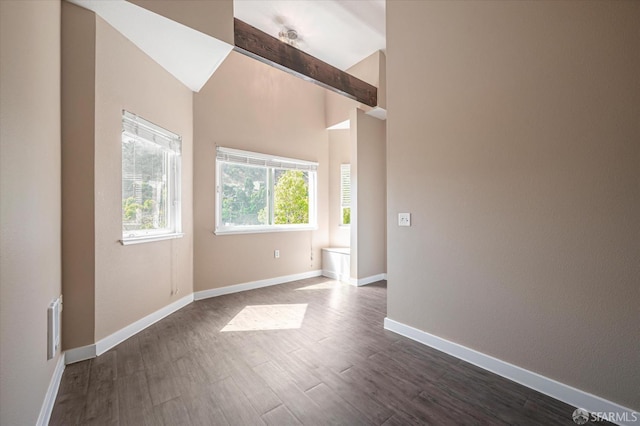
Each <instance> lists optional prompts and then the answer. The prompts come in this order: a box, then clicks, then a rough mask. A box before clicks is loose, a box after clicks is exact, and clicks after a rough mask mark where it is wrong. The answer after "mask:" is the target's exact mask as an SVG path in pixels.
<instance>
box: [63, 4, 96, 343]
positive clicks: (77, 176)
mask: <svg viewBox="0 0 640 426" xmlns="http://www.w3.org/2000/svg"><path fill="white" fill-rule="evenodd" d="M95 40H96V20H95V15H94V14H93V13H92V12H90V11H88V10H86V9H83V8H81V7H78V6H75V5H72V4H70V3H67V2H66V1H63V2H62V52H61V57H62V212H63V214H62V291H63V293H64V296H65V297H64V314H63V315H62V347H63V349H70V348H77V347H80V346H85V345H89V344H91V343H93V342H94V337H95V333H94V331H95V285H94V284H95V283H94V277H95V257H96V256H95V203H94V198H95V178H94V175H95V171H94V165H95V146H94V143H93V140H94V135H95V67H96V60H95V59H96V55H95Z"/></svg>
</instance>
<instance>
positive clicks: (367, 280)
mask: <svg viewBox="0 0 640 426" xmlns="http://www.w3.org/2000/svg"><path fill="white" fill-rule="evenodd" d="M386 279H387V274H384V273H383V274H377V275H372V276H370V277H364V278H351V280H350V281H349V282H350V283H351V284H353V285H355V286H358V287H361V286H363V285H367V284H371V283H377V282H378V281H382V280H386Z"/></svg>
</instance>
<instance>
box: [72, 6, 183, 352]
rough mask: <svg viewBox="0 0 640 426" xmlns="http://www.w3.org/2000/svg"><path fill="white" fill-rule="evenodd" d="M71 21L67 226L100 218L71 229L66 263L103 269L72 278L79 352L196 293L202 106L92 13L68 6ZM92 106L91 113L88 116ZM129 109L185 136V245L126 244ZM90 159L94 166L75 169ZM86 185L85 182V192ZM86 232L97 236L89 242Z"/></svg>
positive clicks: (74, 333) (178, 242)
mask: <svg viewBox="0 0 640 426" xmlns="http://www.w3.org/2000/svg"><path fill="white" fill-rule="evenodd" d="M63 19H64V24H65V35H66V36H65V37H64V39H63V58H65V59H64V62H65V68H64V69H65V71H64V72H65V80H64V81H65V85H64V87H63V91H64V96H63V99H64V103H63V105H64V107H63V108H64V111H65V112H68V114H67V115H66V116H65V118H64V119H63V130H64V132H65V133H64V134H65V140H64V149H63V156H64V158H65V160H68V161H66V162H65V169H64V173H65V177H66V178H65V180H64V181H63V191H64V192H65V194H69V195H68V199H67V198H65V205H64V218H65V223H66V221H68V220H70V219H69V218H70V217H74V214H75V213H74V212H77V211H83V209H87V211H91V209H94V211H93V218H92V220H89V221H85V222H82V223H80V224H79V225H81V226H76V227H75V228H72V227H69V228H65V230H64V235H65V241H74V242H75V251H73V252H68V251H67V247H65V252H64V262H65V265H67V264H76V263H78V259H82V256H88V257H90V259H89V260H87V262H91V261H92V262H93V267H92V268H88V267H87V268H86V269H84V270H83V275H81V276H80V275H78V276H77V277H72V276H65V277H64V288H65V290H64V291H65V293H64V294H65V314H64V316H63V317H64V321H65V328H64V331H65V333H66V334H67V335H68V336H69V337H68V338H67V339H66V340H65V348H66V349H71V348H74V347H78V346H82V345H87V344H91V343H94V342H96V341H98V340H100V339H102V338H105V337H107V336H108V335H110V334H112V333H114V332H116V331H118V330H120V329H122V328H124V327H126V326H127V325H130V324H131V323H133V322H135V321H137V320H139V319H141V318H143V317H144V316H146V315H148V314H150V313H152V312H154V311H156V310H158V309H160V308H162V307H164V306H166V305H168V304H170V303H172V302H173V301H175V300H177V299H179V298H181V297H183V296H185V295H188V294H190V293H192V292H193V267H192V262H193V243H192V231H193V223H192V218H193V212H192V205H193V199H192V187H193V184H192V176H193V173H192V170H193V169H192V156H193V152H192V139H193V138H192V131H193V130H192V129H193V114H192V107H193V103H192V92H191V91H190V90H189V89H188V88H186V87H185V86H183V85H182V84H181V83H180V82H179V81H178V80H176V79H175V78H174V77H172V76H171V75H170V74H169V73H167V72H166V71H165V70H164V69H163V68H161V67H160V66H159V65H158V64H157V63H155V62H154V61H153V60H152V59H151V58H149V57H148V56H147V55H145V54H144V53H143V52H142V51H140V50H139V49H138V48H137V47H135V46H134V45H133V44H132V43H131V42H129V41H128V40H127V39H125V38H124V37H123V36H122V35H121V34H120V33H118V32H117V31H116V30H114V29H113V28H112V27H111V26H110V25H109V24H107V23H105V22H104V21H103V20H102V19H100V18H96V16H95V14H93V13H92V12H89V11H86V10H84V9H81V8H79V7H77V6H75V5H71V4H68V3H64V4H63ZM67 28H70V29H68V30H67ZM67 36H68V37H67ZM92 62H93V63H92ZM67 74H68V75H67ZM87 93H90V95H91V94H93V95H94V96H95V101H92V97H91V96H90V95H89V96H87ZM84 103H86V104H87V105H86V106H85V109H86V110H88V111H89V112H87V111H86V110H83V109H81V108H80V107H81V106H82V105H83V104H84ZM123 109H126V110H127V111H130V112H133V113H135V114H138V115H140V116H142V117H144V118H145V119H147V120H149V121H152V122H154V123H156V124H158V125H160V126H162V127H165V128H167V129H169V130H171V131H173V132H175V133H178V134H180V135H181V136H182V137H183V140H182V228H183V232H184V233H185V237H184V238H181V239H176V240H165V241H156V242H150V243H144V244H137V245H128V246H122V245H121V244H120V243H119V240H120V239H121V237H122V219H121V215H122V212H121V205H122V199H121V197H122V195H121V188H122V181H121V179H122V177H121V167H122V165H121V149H122V148H121V131H122V121H121V120H122V110H123ZM69 129H81V130H82V131H81V132H75V133H74V132H72V131H70V130H69ZM80 160H84V161H85V162H88V163H89V164H90V165H89V166H87V165H86V164H85V165H83V166H82V167H80V166H79V165H77V164H75V165H74V164H72V163H78V162H79V161H80ZM67 163H68V164H69V165H68V167H67ZM86 181H88V182H86ZM78 182H84V183H83V184H82V187H81V188H80V187H79V186H78V185H79V183H78ZM83 234H90V235H91V238H88V237H87V238H82V239H80V238H79V237H78V235H80V236H82V235H83ZM83 262H84V260H83ZM81 263H82V262H81ZM72 278H75V279H72ZM78 278H82V279H81V280H80V279H78ZM176 288H177V289H179V292H178V293H177V294H175V292H174V290H175V289H176ZM67 294H68V295H67ZM88 307H91V309H89V308H88ZM94 307H95V308H94Z"/></svg>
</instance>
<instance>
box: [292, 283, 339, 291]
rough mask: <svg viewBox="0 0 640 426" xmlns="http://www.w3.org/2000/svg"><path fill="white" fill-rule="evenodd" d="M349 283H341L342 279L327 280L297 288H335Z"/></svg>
mask: <svg viewBox="0 0 640 426" xmlns="http://www.w3.org/2000/svg"><path fill="white" fill-rule="evenodd" d="M345 285H347V284H344V283H341V282H340V281H325V282H322V283H320V284H313V285H308V286H306V287H300V288H296V291H297V290H333V289H334V288H339V287H342V286H345Z"/></svg>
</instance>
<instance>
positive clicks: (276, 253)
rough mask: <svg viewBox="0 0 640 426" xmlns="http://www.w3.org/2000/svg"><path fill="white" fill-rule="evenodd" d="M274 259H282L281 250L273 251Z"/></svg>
mask: <svg viewBox="0 0 640 426" xmlns="http://www.w3.org/2000/svg"><path fill="white" fill-rule="evenodd" d="M273 257H275V258H276V259H279V258H280V250H274V251H273Z"/></svg>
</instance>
